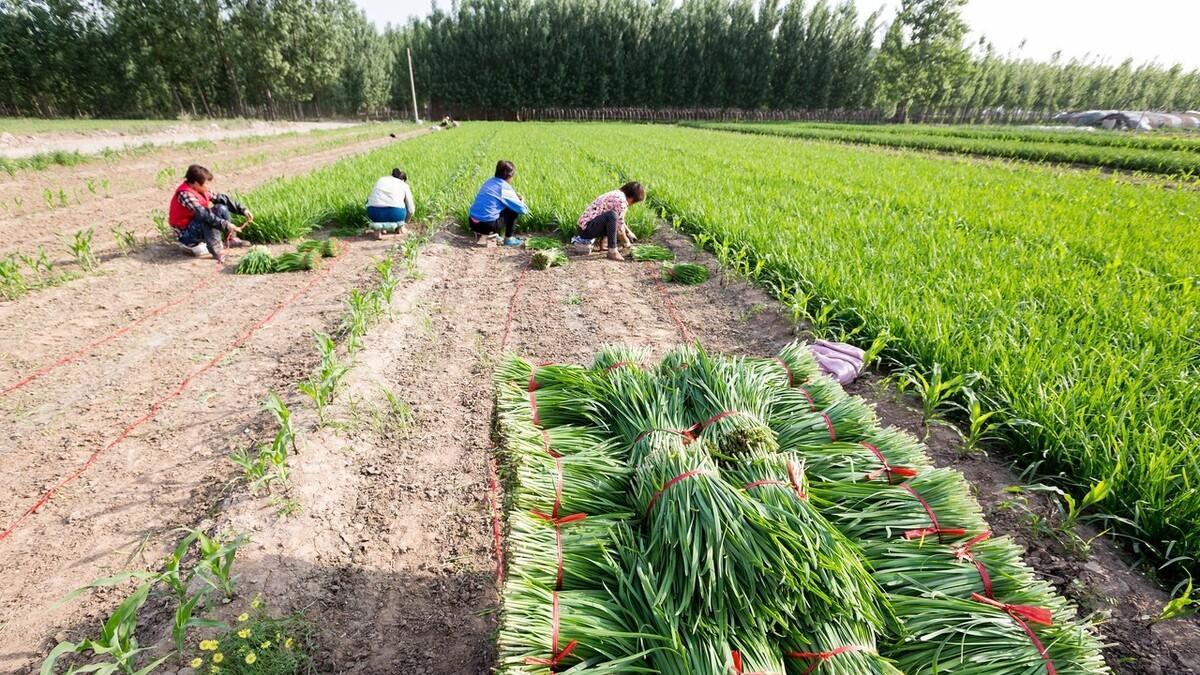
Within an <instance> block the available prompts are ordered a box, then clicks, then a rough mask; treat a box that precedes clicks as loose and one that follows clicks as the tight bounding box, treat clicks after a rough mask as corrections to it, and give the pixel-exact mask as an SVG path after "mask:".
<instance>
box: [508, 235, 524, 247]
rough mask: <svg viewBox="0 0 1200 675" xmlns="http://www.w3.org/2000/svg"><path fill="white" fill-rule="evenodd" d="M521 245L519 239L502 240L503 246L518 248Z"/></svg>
mask: <svg viewBox="0 0 1200 675" xmlns="http://www.w3.org/2000/svg"><path fill="white" fill-rule="evenodd" d="M523 243H524V242H522V241H521V240H520V239H517V238H516V237H509V238H508V239H505V240H504V245H505V246H520V245H521V244H523Z"/></svg>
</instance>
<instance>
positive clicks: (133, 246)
mask: <svg viewBox="0 0 1200 675" xmlns="http://www.w3.org/2000/svg"><path fill="white" fill-rule="evenodd" d="M112 233H113V239H115V240H116V243H117V251H118V252H120V254H121V255H129V254H131V253H136V252H137V251H138V250H139V249H141V248H142V243H141V242H139V241H138V237H137V233H136V232H134V231H132V230H127V229H125V227H124V226H123V225H122V224H120V223H117V224H116V225H114V226H113V228H112Z"/></svg>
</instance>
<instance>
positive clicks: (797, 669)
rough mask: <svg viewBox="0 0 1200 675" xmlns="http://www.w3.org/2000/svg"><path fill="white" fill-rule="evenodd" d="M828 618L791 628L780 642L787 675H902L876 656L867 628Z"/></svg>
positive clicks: (873, 640) (893, 666) (836, 618)
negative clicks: (823, 621) (815, 674)
mask: <svg viewBox="0 0 1200 675" xmlns="http://www.w3.org/2000/svg"><path fill="white" fill-rule="evenodd" d="M839 618H840V617H831V618H830V620H829V621H826V622H825V623H820V624H812V623H809V622H808V621H805V622H802V623H800V624H798V625H796V626H793V627H791V629H790V630H788V631H786V632H785V635H784V638H783V640H782V641H781V646H782V648H783V656H784V660H785V662H786V663H787V673H788V675H809V674H810V673H817V674H819V675H904V673H903V672H901V671H900V670H898V669H897V668H896V666H895V665H894V664H893V663H892V662H891V661H890V660H888V659H885V658H883V657H882V656H880V655H879V652H878V651H877V648H876V644H875V633H874V632H873V631H872V630H871V629H870V628H868V627H866V626H864V625H861V624H855V623H853V622H847V621H841V620H839Z"/></svg>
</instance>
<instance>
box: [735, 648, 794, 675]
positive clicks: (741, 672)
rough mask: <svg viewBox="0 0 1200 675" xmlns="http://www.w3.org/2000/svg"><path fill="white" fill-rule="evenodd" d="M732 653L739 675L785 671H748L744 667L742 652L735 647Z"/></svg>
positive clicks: (765, 674) (777, 674)
mask: <svg viewBox="0 0 1200 675" xmlns="http://www.w3.org/2000/svg"><path fill="white" fill-rule="evenodd" d="M730 655H731V656H732V657H733V672H734V673H736V674H737V675H783V673H767V672H755V673H747V672H746V671H745V670H743V669H742V653H741V652H739V651H738V650H736V649H735V650H733V652H732V653H731V654H730Z"/></svg>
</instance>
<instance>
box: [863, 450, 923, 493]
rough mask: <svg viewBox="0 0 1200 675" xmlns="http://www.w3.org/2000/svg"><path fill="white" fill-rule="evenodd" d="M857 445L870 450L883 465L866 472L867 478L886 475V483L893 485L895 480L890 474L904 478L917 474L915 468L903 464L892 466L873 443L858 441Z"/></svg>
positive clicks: (872, 478)
mask: <svg viewBox="0 0 1200 675" xmlns="http://www.w3.org/2000/svg"><path fill="white" fill-rule="evenodd" d="M859 445H861V446H863V447H864V448H866V449H868V450H870V451H871V453H872V454H873V455H875V457H876V458H878V459H879V463H880V464H882V465H883V468H882V469H876V470H874V471H871V472H869V473H867V475H866V479H867V480H875V479H876V478H879V477H880V476H883V475H886V476H887V482H888V485H895V482H894V481H892V476H904V477H905V478H913V477H914V476H916V475H917V470H916V469H910V468H908V467H903V466H895V467H894V466H892V465H891V464H888V461H887V457H884V456H883V453H882V452H880V451H879V448H877V447H875V446H874V445H871V444H870V443H866V442H863V443H859Z"/></svg>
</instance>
